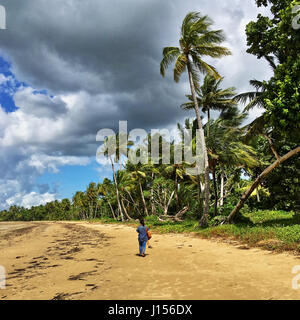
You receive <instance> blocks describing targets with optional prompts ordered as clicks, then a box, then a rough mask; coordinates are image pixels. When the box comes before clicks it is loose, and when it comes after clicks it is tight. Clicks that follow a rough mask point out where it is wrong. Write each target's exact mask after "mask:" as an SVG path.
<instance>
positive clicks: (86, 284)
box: [0, 222, 300, 300]
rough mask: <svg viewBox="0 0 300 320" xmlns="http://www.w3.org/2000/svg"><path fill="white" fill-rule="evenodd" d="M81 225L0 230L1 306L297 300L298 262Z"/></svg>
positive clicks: (119, 228) (200, 242)
mask: <svg viewBox="0 0 300 320" xmlns="http://www.w3.org/2000/svg"><path fill="white" fill-rule="evenodd" d="M151 244H152V246H153V248H152V249H147V252H146V253H147V254H148V255H147V256H146V257H145V258H142V257H138V256H137V255H136V254H137V253H138V252H137V251H138V243H137V234H136V231H135V229H134V228H131V227H127V226H120V225H102V224H96V223H94V224H91V223H85V222H70V223H69V222H36V223H32V222H29V223H19V222H18V223H0V265H2V266H4V267H5V268H6V271H7V281H6V282H7V287H6V289H5V290H0V299H1V300H3V299H101V300H104V299H110V300H115V299H193V300H199V299H299V298H300V289H299V290H294V289H292V279H293V277H294V276H295V275H294V274H292V268H293V266H295V265H300V260H299V259H297V257H295V256H292V255H289V254H274V253H271V252H268V251H263V250H260V249H248V250H243V249H242V248H244V247H243V246H239V245H235V246H234V245H232V244H228V243H221V242H217V241H212V240H204V239H199V238H196V237H192V236H186V235H175V234H167V235H159V234H154V235H153V239H152V240H151Z"/></svg>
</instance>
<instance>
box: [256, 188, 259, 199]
mask: <svg viewBox="0 0 300 320" xmlns="http://www.w3.org/2000/svg"><path fill="white" fill-rule="evenodd" d="M258 187H259V186H257V188H256V198H257V202H260V196H259V190H258Z"/></svg>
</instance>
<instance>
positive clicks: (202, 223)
mask: <svg viewBox="0 0 300 320" xmlns="http://www.w3.org/2000/svg"><path fill="white" fill-rule="evenodd" d="M187 60H188V63H187V68H188V74H189V81H190V86H191V92H192V97H193V101H194V105H195V113H196V118H197V123H198V128H199V132H200V139H201V145H202V149H203V153H204V185H205V189H204V194H205V198H204V199H205V200H204V213H203V215H202V218H201V220H200V222H199V226H200V227H202V226H205V225H206V224H207V218H208V214H209V166H208V155H207V149H206V143H205V136H204V130H203V125H202V120H201V117H200V112H199V106H198V101H197V97H196V91H195V85H194V81H193V77H192V72H191V64H190V61H189V57H187Z"/></svg>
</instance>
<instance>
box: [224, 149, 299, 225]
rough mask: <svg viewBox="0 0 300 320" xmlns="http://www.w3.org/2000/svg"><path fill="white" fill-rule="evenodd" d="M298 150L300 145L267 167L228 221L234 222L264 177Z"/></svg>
mask: <svg viewBox="0 0 300 320" xmlns="http://www.w3.org/2000/svg"><path fill="white" fill-rule="evenodd" d="M298 152H300V147H297V148H296V149H294V150H292V151H290V152H288V153H287V154H286V155H284V156H283V157H280V158H279V159H278V160H276V161H275V162H274V163H273V164H271V165H270V166H269V167H268V168H266V169H265V170H264V171H263V172H262V173H261V174H260V175H259V176H258V178H257V179H256V180H255V181H254V182H253V184H252V185H251V187H250V188H249V189H248V190H247V191H246V192H245V193H244V194H243V196H242V197H241V200H240V201H239V203H238V204H237V205H236V207H235V208H234V209H233V211H232V212H231V213H230V215H229V217H228V221H229V222H232V221H233V219H234V217H235V215H236V214H237V213H238V212H239V211H240V210H241V208H242V207H243V206H244V204H245V202H246V201H247V199H248V198H249V197H250V195H251V194H252V192H253V191H254V190H255V188H257V186H258V185H259V184H260V183H261V182H262V181H263V179H264V178H265V177H266V176H267V175H268V174H269V173H270V172H272V171H273V170H274V169H275V168H277V167H278V166H279V165H280V164H282V163H283V162H285V161H286V160H288V159H289V158H291V157H292V156H294V155H295V154H297V153H298Z"/></svg>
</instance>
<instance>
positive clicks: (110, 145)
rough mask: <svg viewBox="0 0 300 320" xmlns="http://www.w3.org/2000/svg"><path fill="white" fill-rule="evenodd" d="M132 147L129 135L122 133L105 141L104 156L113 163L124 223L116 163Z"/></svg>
mask: <svg viewBox="0 0 300 320" xmlns="http://www.w3.org/2000/svg"><path fill="white" fill-rule="evenodd" d="M121 135H125V139H124V136H122V137H120V136H121ZM132 145H133V142H132V141H129V140H128V137H127V135H126V134H123V133H120V134H117V135H116V136H110V137H107V138H106V140H105V147H106V148H105V150H104V152H103V154H104V155H105V156H106V157H107V158H108V159H109V160H110V163H111V167H112V171H113V180H114V185H115V188H116V196H117V202H118V210H119V213H120V215H121V219H122V221H124V214H123V210H122V206H121V201H120V194H119V188H118V181H117V176H116V171H115V166H114V162H118V161H119V160H120V158H121V156H122V155H123V156H127V155H128V150H129V148H128V146H132ZM113 155H114V159H113Z"/></svg>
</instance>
